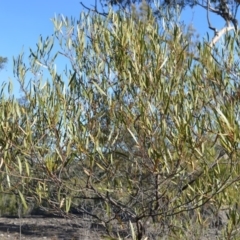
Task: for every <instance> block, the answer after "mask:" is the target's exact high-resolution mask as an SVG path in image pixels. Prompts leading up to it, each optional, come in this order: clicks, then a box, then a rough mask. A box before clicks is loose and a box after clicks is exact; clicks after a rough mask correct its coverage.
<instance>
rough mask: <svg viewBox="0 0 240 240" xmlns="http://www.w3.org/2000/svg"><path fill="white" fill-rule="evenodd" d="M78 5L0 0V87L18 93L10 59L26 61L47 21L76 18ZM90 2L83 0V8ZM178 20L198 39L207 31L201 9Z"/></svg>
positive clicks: (74, 1) (73, 1) (74, 0)
mask: <svg viewBox="0 0 240 240" xmlns="http://www.w3.org/2000/svg"><path fill="white" fill-rule="evenodd" d="M79 2H80V0H69V1H64V0H58V1H56V0H47V1H46V0H45V1H44V0H41V1H40V0H33V1H29V0H0V29H1V38H0V56H3V57H7V58H8V63H7V65H6V67H5V68H4V69H3V70H1V71H0V86H1V84H2V82H4V81H8V79H9V78H10V79H12V81H13V83H14V93H15V94H16V95H17V94H18V92H19V90H18V85H17V82H16V80H14V77H13V64H12V58H13V56H15V57H16V56H17V55H18V54H19V53H21V52H22V51H24V52H25V57H26V60H27V56H28V55H29V48H33V49H35V47H36V43H37V42H38V39H39V36H40V34H41V35H42V36H43V38H45V37H47V36H50V35H51V34H52V33H53V23H52V22H51V20H50V19H51V18H53V17H54V15H55V14H56V15H57V14H63V15H64V16H68V17H70V16H73V17H74V18H76V19H78V17H79V13H80V12H81V11H82V10H83V8H82V6H81V5H80V3H79ZM94 2H95V1H94V0H83V3H84V4H85V5H87V6H91V4H94ZM181 19H182V20H184V21H185V22H186V23H187V24H188V23H191V22H192V23H193V25H194V27H195V29H196V30H197V31H198V32H199V33H200V36H201V37H203V36H205V35H206V32H207V31H208V28H207V21H206V11H204V10H203V9H201V8H194V9H190V8H188V9H186V10H185V11H184V12H183V14H182V18H181ZM211 19H212V23H213V25H214V26H216V27H218V28H220V27H222V26H224V23H223V21H221V19H220V18H219V17H216V16H214V15H212V16H211Z"/></svg>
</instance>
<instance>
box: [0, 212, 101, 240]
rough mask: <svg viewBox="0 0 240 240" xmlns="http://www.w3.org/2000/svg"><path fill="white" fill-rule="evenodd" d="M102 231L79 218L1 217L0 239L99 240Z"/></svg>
mask: <svg viewBox="0 0 240 240" xmlns="http://www.w3.org/2000/svg"><path fill="white" fill-rule="evenodd" d="M103 230H104V229H103V228H102V227H101V226H100V225H94V224H92V223H89V222H87V221H84V220H83V219H81V218H78V219H71V220H70V219H64V218H55V217H44V216H36V217H34V216H31V217H24V218H14V217H11V218H9V217H1V218H0V239H1V240H5V239H11V240H15V239H24V240H30V239H31V240H39V239H45V240H87V239H91V240H99V239H101V236H102V235H103V233H104V231H103Z"/></svg>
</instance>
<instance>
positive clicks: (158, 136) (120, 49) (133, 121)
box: [0, 12, 239, 239]
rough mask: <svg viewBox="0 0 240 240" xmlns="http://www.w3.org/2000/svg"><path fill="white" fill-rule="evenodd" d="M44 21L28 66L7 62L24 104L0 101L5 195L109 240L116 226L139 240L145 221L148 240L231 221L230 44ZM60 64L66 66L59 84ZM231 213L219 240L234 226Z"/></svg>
mask: <svg viewBox="0 0 240 240" xmlns="http://www.w3.org/2000/svg"><path fill="white" fill-rule="evenodd" d="M145 17H146V15H145ZM52 21H53V23H54V27H55V34H54V36H53V37H52V38H47V39H46V40H43V39H40V40H39V43H38V45H37V50H36V51H34V50H30V52H31V54H30V56H29V65H28V66H27V65H26V64H25V63H23V61H22V55H21V56H19V58H18V59H15V60H14V71H15V73H16V75H17V77H18V80H19V83H20V85H21V88H22V90H23V94H24V102H19V101H16V100H15V99H14V98H13V97H12V98H8V99H6V98H4V96H1V99H2V101H1V105H0V133H1V134H0V144H1V155H2V156H1V159H0V166H1V175H0V177H1V188H2V192H4V191H8V192H13V193H15V194H18V196H19V197H20V199H21V201H22V203H23V205H26V204H27V198H29V197H31V198H33V199H34V201H35V202H36V204H37V206H38V205H40V206H42V207H43V209H45V210H46V211H49V212H52V213H54V214H60V215H61V214H62V215H68V214H69V212H71V213H72V212H73V209H74V210H77V211H78V212H81V213H84V214H87V215H89V216H91V217H93V218H94V219H95V220H96V221H97V222H102V223H103V224H104V226H105V227H106V229H107V230H108V234H109V235H112V237H117V236H115V235H114V231H112V229H113V227H114V224H116V222H117V223H118V224H119V225H121V226H122V228H123V229H124V228H125V227H126V226H125V220H126V219H127V220H130V221H131V224H130V227H131V232H132V236H134V238H136V239H143V238H144V230H146V229H147V228H150V227H149V222H150V226H151V228H154V227H155V229H156V228H157V229H158V232H157V233H156V237H159V238H160V237H161V236H163V235H165V236H167V235H168V236H169V238H170V239H171V236H173V235H174V236H180V235H181V236H183V237H184V231H183V230H186V229H188V224H189V219H191V218H193V217H191V213H194V214H192V215H194V216H195V220H196V221H198V222H199V224H200V225H201V226H204V224H207V221H205V220H206V219H205V218H206V214H205V213H206V211H207V210H209V209H211V211H213V212H217V211H219V210H220V209H221V207H222V206H227V207H229V209H230V210H231V209H232V206H233V205H234V203H237V201H238V197H237V196H235V195H234V191H235V192H237V191H238V190H239V186H238V181H239V163H238V159H239V122H238V115H239V110H238V105H239V95H238V93H239V92H238V91H239V90H238V89H239V76H238V75H239V66H238V64H236V63H237V62H236V60H235V56H237V54H238V51H239V50H238V48H235V45H236V39H234V38H226V39H225V43H224V49H225V50H224V52H223V51H222V52H221V51H220V48H219V49H211V48H210V47H209V45H208V43H204V42H203V43H197V44H195V43H192V42H191V41H189V34H185V33H184V31H183V28H182V26H181V25H179V24H172V26H171V24H169V26H164V25H162V24H161V23H159V22H158V21H157V20H156V19H155V18H154V17H153V15H152V14H151V12H149V14H148V15H147V21H142V19H141V18H140V19H137V18H136V15H135V14H133V16H131V15H129V14H125V13H118V14H117V13H114V12H110V13H109V15H108V16H107V17H102V16H100V15H97V14H90V13H81V15H80V19H79V21H78V22H77V24H76V23H75V21H74V20H73V19H68V18H66V17H64V16H59V17H56V18H54V19H52ZM56 41H57V42H58V43H59V45H60V47H61V50H60V51H58V52H56V53H53V52H52V51H53V49H54V48H53V46H54V44H56ZM58 57H61V58H62V57H64V58H65V60H66V64H67V66H68V67H67V68H66V70H65V71H64V72H62V73H58V72H57V70H56V67H55V65H54V64H55V61H56V58H58ZM219 59H221V61H219ZM69 66H70V67H69ZM42 69H46V70H47V71H48V72H47V75H48V76H49V78H50V80H44V79H43V77H42V75H41V74H39V73H41V70H42ZM28 74H33V76H34V79H36V80H35V81H33V80H30V81H29V82H28V80H27V79H28V78H27V76H28ZM32 79H33V78H32ZM66 79H67V82H66ZM219 149H220V151H222V153H224V154H221V157H218V155H219V152H218V150H219ZM233 188H234V190H233ZM231 211H232V210H231ZM231 211H230V219H231V220H232V223H231V224H232V225H231V226H230V225H229V227H228V232H230V230H231V231H232V226H234V227H235V226H236V225H237V224H236V222H237V221H236V219H237V218H238V216H236V215H234V214H231ZM184 219H185V220H184ZM234 219H235V220H234ZM209 224H211V222H208V225H209ZM159 226H160V228H161V229H159ZM179 226H182V228H179ZM229 229H230V230H229ZM134 231H135V233H134Z"/></svg>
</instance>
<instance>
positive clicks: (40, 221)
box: [0, 215, 240, 240]
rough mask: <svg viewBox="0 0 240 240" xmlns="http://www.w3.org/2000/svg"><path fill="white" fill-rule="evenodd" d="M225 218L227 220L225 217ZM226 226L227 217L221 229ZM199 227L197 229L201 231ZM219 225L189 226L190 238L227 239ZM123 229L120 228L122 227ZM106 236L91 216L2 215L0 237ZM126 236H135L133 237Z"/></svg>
mask: <svg viewBox="0 0 240 240" xmlns="http://www.w3.org/2000/svg"><path fill="white" fill-rule="evenodd" d="M223 220H224V219H223ZM224 226H226V219H225V220H224V224H223V226H222V227H221V229H222V228H223V227H224ZM197 228H198V227H197V226H196V230H197ZM221 229H218V228H216V227H211V228H207V229H205V231H204V232H202V234H200V236H201V237H200V236H199V235H196V233H195V231H193V229H191V230H190V229H189V235H188V239H191V240H217V239H225V238H224V237H223V236H222V235H221V234H220V232H221V231H220V230H221ZM119 230H120V229H119ZM239 231H240V229H238V230H237V231H236V232H235V234H236V235H235V234H234V235H235V238H234V237H233V238H231V239H240V238H239V237H240V235H239ZM104 235H105V236H106V233H105V231H104V228H103V226H101V225H97V224H94V223H93V221H90V220H89V219H87V218H86V219H84V218H83V217H78V218H77V217H76V218H72V219H64V218H58V217H46V216H39V215H37V216H30V217H24V218H17V217H0V240H6V239H9V240H16V239H19V240H40V239H45V240H100V239H103V236H104ZM124 239H131V238H130V236H128V238H124ZM148 239H149V240H150V239H151V240H152V239H168V237H167V236H166V237H163V236H162V237H160V238H159V237H156V235H155V237H153V236H151V235H148Z"/></svg>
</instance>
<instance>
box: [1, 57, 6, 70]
mask: <svg viewBox="0 0 240 240" xmlns="http://www.w3.org/2000/svg"><path fill="white" fill-rule="evenodd" d="M6 62H7V58H6V57H1V56H0V70H1V69H2V68H3V67H4V64H5V63H6Z"/></svg>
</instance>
